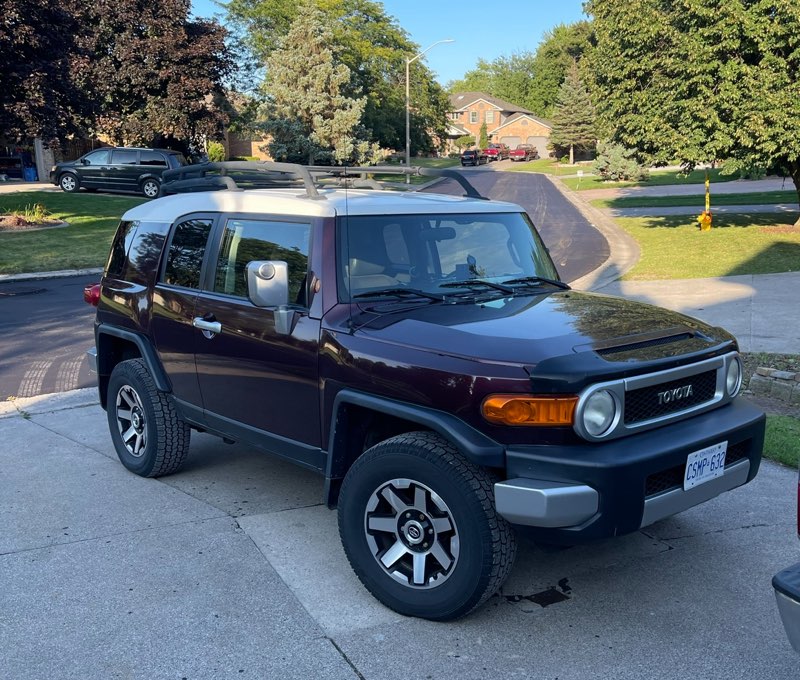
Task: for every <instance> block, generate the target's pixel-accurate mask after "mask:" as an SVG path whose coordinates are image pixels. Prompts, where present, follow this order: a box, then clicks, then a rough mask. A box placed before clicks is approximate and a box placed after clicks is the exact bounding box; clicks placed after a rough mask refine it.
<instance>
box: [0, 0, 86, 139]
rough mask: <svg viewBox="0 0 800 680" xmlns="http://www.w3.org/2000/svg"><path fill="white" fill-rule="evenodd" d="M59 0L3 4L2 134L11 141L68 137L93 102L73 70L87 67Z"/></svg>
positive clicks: (74, 29)
mask: <svg viewBox="0 0 800 680" xmlns="http://www.w3.org/2000/svg"><path fill="white" fill-rule="evenodd" d="M65 7H67V5H65V4H64V3H60V2H56V1H55V0H0V16H2V20H0V54H2V55H3V57H2V58H3V67H2V69H0V130H2V131H3V135H4V136H5V137H8V138H10V139H12V140H21V139H23V138H26V137H42V138H44V139H46V140H51V139H55V138H57V137H63V136H66V135H68V134H70V133H73V132H75V131H76V130H77V129H79V128H80V126H81V124H82V123H83V121H84V119H85V116H86V115H87V112H88V109H89V100H88V98H87V96H86V94H85V93H84V92H83V91H81V89H80V88H79V87H77V86H76V83H75V81H74V79H73V77H72V72H71V65H76V66H78V67H80V66H82V65H84V64H85V63H86V59H85V57H84V56H83V55H80V54H79V53H78V47H77V45H76V41H75V35H76V34H77V33H78V32H79V30H80V26H79V24H78V22H77V21H76V20H75V17H74V16H73V15H72V14H71V13H70V12H69V11H68V10H67V9H64V8H65Z"/></svg>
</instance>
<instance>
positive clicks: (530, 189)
mask: <svg viewBox="0 0 800 680" xmlns="http://www.w3.org/2000/svg"><path fill="white" fill-rule="evenodd" d="M465 173H466V174H468V176H469V179H470V182H472V183H473V184H474V186H475V188H476V189H478V191H480V192H481V194H483V195H484V196H487V197H489V198H492V199H495V200H502V201H511V202H513V203H518V204H519V205H521V206H522V207H523V208H525V209H526V210H527V212H528V214H529V215H530V216H531V218H532V219H533V221H534V223H535V224H536V227H537V228H538V230H539V233H540V234H541V235H542V238H543V240H544V242H545V244H546V245H547V247H548V248H549V249H550V254H551V255H552V257H553V260H554V262H555V263H556V266H557V267H558V271H559V273H560V275H561V278H562V279H564V280H565V281H574V280H575V279H577V278H579V277H581V276H583V275H584V274H587V273H588V272H590V271H592V270H593V269H595V268H596V267H598V266H599V265H600V264H602V263H603V261H604V260H605V259H606V258H607V257H608V252H609V249H608V243H606V241H605V239H604V238H603V237H602V236H601V234H600V233H599V232H598V231H597V230H596V229H594V227H592V226H591V225H590V224H589V223H588V222H587V220H586V219H585V218H584V217H583V216H582V215H581V214H580V213H579V212H578V211H577V210H576V209H575V208H574V207H573V205H572V204H571V203H569V201H567V200H566V199H565V198H564V197H563V196H562V195H561V194H560V193H559V191H558V190H557V189H556V188H555V187H554V186H553V185H552V183H551V182H550V181H549V180H548V179H547V178H546V177H544V176H542V175H536V174H529V173H516V172H515V173H511V172H498V171H496V170H495V168H494V167H482V168H478V169H476V170H473V171H470V170H468V169H467V170H466V171H465ZM430 191H433V192H438V193H452V194H458V195H460V194H461V193H462V191H461V187H459V186H458V185H457V184H456V183H455V182H451V181H447V182H442V183H440V184H437V185H436V186H435V187H433V188H431V189H430ZM98 278H99V277H98V276H88V277H74V278H64V279H47V280H42V281H26V282H21V283H3V284H0V337H2V338H3V342H2V344H0V401H3V400H6V399H8V398H9V397H32V396H37V395H40V394H49V393H53V392H66V391H68V390H72V389H76V388H80V387H92V386H94V385H95V384H96V383H95V378H94V375H93V374H92V373H91V372H90V371H89V364H88V361H87V359H86V357H85V353H86V350H87V349H88V348H89V347H91V346H92V345H93V343H94V338H93V334H92V319H93V317H94V310H93V308H91V307H89V306H88V305H87V304H86V303H85V302H84V301H83V294H82V292H83V287H84V286H85V285H86V284H87V283H94V282H96V281H97V280H98Z"/></svg>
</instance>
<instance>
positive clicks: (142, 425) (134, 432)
mask: <svg viewBox="0 0 800 680" xmlns="http://www.w3.org/2000/svg"><path fill="white" fill-rule="evenodd" d="M115 415H116V419H117V427H118V428H119V434H120V437H121V438H122V443H123V444H124V446H125V448H126V449H127V450H128V453H130V454H131V455H132V456H134V457H135V458H140V457H141V456H142V455H144V452H145V447H146V446H147V419H146V416H145V410H144V406H143V405H142V400H141V399H140V398H139V395H138V394H137V393H136V390H134V389H133V387H131V386H130V385H123V386H122V387H121V388H120V390H119V392H117V399H116V404H115Z"/></svg>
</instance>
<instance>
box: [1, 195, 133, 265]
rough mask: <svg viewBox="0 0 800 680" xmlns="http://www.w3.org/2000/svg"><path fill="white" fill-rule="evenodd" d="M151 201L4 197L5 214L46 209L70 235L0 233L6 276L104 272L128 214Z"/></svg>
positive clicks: (104, 197)
mask: <svg viewBox="0 0 800 680" xmlns="http://www.w3.org/2000/svg"><path fill="white" fill-rule="evenodd" d="M144 200H145V199H143V198H134V197H127V196H109V195H105V194H87V193H84V192H81V193H78V194H63V193H55V192H47V191H31V192H22V193H16V194H4V195H1V196H0V212H15V211H23V210H24V208H25V206H26V205H33V204H34V203H41V204H42V205H44V206H45V208H46V209H47V210H48V211H49V212H50V213H51V216H52V217H54V218H57V219H60V220H64V221H66V222H69V226H68V227H66V228H64V229H45V230H41V231H29V232H24V231H21V232H8V231H4V232H0V274H19V273H21V272H41V271H55V270H61V269H80V268H84V267H99V266H102V265H104V264H105V261H106V258H107V257H108V250H109V247H110V246H111V238H112V237H113V235H114V231H115V230H116V227H117V224H119V219H120V217H121V216H122V214H123V213H124V212H125V211H126V210H128V209H129V208H132V207H133V206H135V205H139V204H140V203H143V202H144Z"/></svg>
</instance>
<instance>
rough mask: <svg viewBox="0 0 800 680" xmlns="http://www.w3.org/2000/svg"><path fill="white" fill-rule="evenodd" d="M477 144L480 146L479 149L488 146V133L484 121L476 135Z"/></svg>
mask: <svg viewBox="0 0 800 680" xmlns="http://www.w3.org/2000/svg"><path fill="white" fill-rule="evenodd" d="M478 146H480V148H481V149H485V148H486V147H487V146H489V134H488V131H487V129H486V123H485V122H484V123H481V129H480V131H479V135H478Z"/></svg>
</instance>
